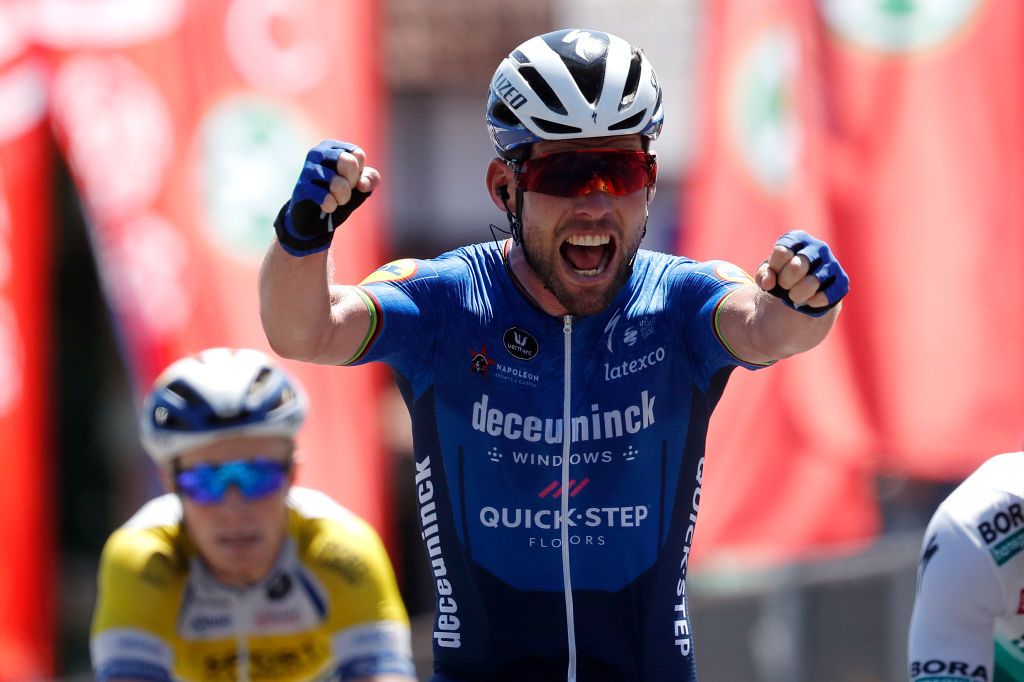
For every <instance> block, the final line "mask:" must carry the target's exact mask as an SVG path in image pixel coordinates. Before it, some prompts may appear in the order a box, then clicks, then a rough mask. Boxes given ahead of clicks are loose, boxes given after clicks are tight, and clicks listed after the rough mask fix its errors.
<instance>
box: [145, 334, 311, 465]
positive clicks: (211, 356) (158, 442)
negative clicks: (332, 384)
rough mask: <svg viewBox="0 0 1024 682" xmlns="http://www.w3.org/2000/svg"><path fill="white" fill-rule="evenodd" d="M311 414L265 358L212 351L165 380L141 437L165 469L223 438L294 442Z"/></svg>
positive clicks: (178, 365)
mask: <svg viewBox="0 0 1024 682" xmlns="http://www.w3.org/2000/svg"><path fill="white" fill-rule="evenodd" d="M306 410H307V401H306V396H305V394H304V393H303V391H302V389H301V387H300V386H299V384H298V383H297V382H296V381H295V380H294V379H292V378H291V377H290V376H288V375H287V374H286V373H285V372H284V371H283V370H282V369H280V368H279V367H277V366H276V365H275V364H274V363H273V362H272V361H271V360H270V358H269V357H267V356H266V355H265V354H264V353H261V352H259V351H256V350H250V349H247V348H241V349H232V348H211V349H208V350H204V351H202V352H200V353H197V354H196V355H190V356H188V357H184V358H182V359H180V360H178V361H176V362H174V363H172V364H171V365H170V366H169V367H168V368H167V369H165V370H164V371H163V373H161V374H160V376H159V377H158V378H157V380H156V382H154V384H153V388H152V389H151V390H150V391H149V393H148V394H147V395H146V399H145V401H144V403H143V407H142V413H141V415H140V419H139V435H140V437H141V439H142V444H143V447H145V449H146V451H147V452H148V453H149V455H150V456H151V457H152V458H153V459H154V460H155V461H156V462H157V463H161V464H162V463H167V462H169V461H171V460H172V459H173V458H174V457H177V456H178V455H180V454H181V453H183V452H185V451H186V450H191V449H193V448H196V447H200V446H202V445H205V444H207V443H210V442H212V441H215V440H219V439H222V438H230V437H234V436H282V437H285V438H294V437H295V434H296V432H297V431H298V430H299V427H300V426H302V422H303V420H305V418H306Z"/></svg>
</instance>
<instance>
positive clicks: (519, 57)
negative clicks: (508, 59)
mask: <svg viewBox="0 0 1024 682" xmlns="http://www.w3.org/2000/svg"><path fill="white" fill-rule="evenodd" d="M512 59H514V60H516V61H517V62H519V63H520V64H526V63H528V62H529V61H530V60H529V58H527V56H526V55H525V54H523V51H522V50H516V51H515V52H513V53H512Z"/></svg>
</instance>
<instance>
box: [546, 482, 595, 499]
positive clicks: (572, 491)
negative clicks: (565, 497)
mask: <svg viewBox="0 0 1024 682" xmlns="http://www.w3.org/2000/svg"><path fill="white" fill-rule="evenodd" d="M588 483H590V479H589V478H584V479H583V480H582V481H576V479H572V480H570V481H569V485H567V486H566V487H565V488H564V490H568V491H569V497H576V496H577V495H579V492H580V491H581V490H583V489H584V488H586V487H587V484H588ZM562 491H563V488H562V482H561V481H552V482H551V483H550V484H549V485H547V486H545V487H544V489H543V490H541V491H540V492H539V493H537V497H547V496H548V495H550V496H551V499H552V500H557V499H558V498H559V497H561V496H562Z"/></svg>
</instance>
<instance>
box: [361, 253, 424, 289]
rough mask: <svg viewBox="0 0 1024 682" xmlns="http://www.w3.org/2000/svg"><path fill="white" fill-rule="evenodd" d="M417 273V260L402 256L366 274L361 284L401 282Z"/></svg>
mask: <svg viewBox="0 0 1024 682" xmlns="http://www.w3.org/2000/svg"><path fill="white" fill-rule="evenodd" d="M415 274H416V261H415V260H413V259H412V258H402V259H401V260H395V261H391V262H390V263H388V264H387V265H382V266H380V267H379V268H377V269H376V270H374V271H373V272H371V273H370V274H369V275H367V276H366V279H364V280H363V281H362V282H360V284H373V283H374V282H400V281H402V280H404V279H409V278H410V277H412V276H413V275H415Z"/></svg>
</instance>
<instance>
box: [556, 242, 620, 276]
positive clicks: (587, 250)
mask: <svg viewBox="0 0 1024 682" xmlns="http://www.w3.org/2000/svg"><path fill="white" fill-rule="evenodd" d="M559 253H561V254H562V259H563V260H564V261H565V262H566V264H567V265H568V266H569V267H570V268H571V269H572V270H573V271H574V272H575V273H576V274H578V275H583V276H585V277H594V276H596V275H600V274H601V273H602V272H604V270H605V268H606V267H608V263H609V262H610V261H611V259H612V255H613V254H614V253H615V242H614V241H613V240H612V238H611V235H608V234H574V235H570V236H569V238H568V239H566V240H565V241H564V242H562V246H561V247H560V248H559Z"/></svg>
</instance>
